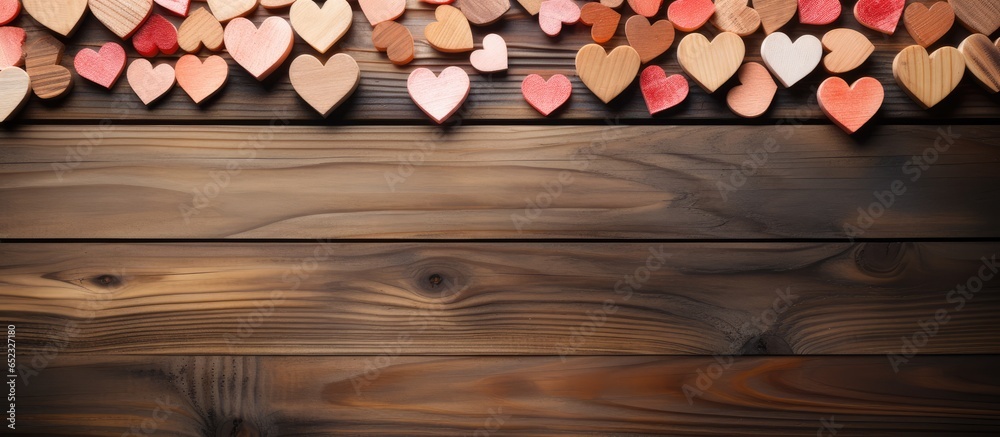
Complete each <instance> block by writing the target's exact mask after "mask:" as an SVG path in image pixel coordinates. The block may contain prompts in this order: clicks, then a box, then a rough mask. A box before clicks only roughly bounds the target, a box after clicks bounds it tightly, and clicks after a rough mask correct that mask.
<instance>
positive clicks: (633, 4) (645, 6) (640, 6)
mask: <svg viewBox="0 0 1000 437" xmlns="http://www.w3.org/2000/svg"><path fill="white" fill-rule="evenodd" d="M628 6H629V7H630V8H632V10H633V11H635V13H636V14H639V15H642V16H643V17H646V18H653V17H655V16H656V14H657V13H659V12H660V8H661V7H663V0H628Z"/></svg>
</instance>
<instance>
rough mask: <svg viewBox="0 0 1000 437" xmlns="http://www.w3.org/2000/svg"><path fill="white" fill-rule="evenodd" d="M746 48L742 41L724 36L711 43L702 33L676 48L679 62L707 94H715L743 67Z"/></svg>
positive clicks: (729, 33)
mask: <svg viewBox="0 0 1000 437" xmlns="http://www.w3.org/2000/svg"><path fill="white" fill-rule="evenodd" d="M745 54H746V46H745V45H744V44H743V38H740V37H739V35H737V34H735V33H732V32H722V33H720V34H718V35H716V36H715V39H713V40H712V42H709V41H708V38H705V36H704V35H702V34H700V33H691V34H688V35H687V36H685V37H684V39H682V40H681V43H680V44H679V45H678V46H677V62H679V63H680V64H681V68H683V69H684V72H685V73H687V74H688V76H691V79H693V80H694V81H695V82H697V83H698V85H700V86H701V87H702V88H704V89H705V91H708V92H709V93H713V92H715V90H717V89H719V87H720V86H722V84H724V83H726V81H727V80H729V78H730V77H732V76H733V73H736V70H738V69H739V68H740V64H742V63H743V56H744V55H745Z"/></svg>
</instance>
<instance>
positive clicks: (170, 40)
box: [132, 14, 179, 58]
mask: <svg viewBox="0 0 1000 437" xmlns="http://www.w3.org/2000/svg"><path fill="white" fill-rule="evenodd" d="M132 45H133V46H134V47H135V51H137V52H139V54H140V55H142V56H145V57H147V58H151V57H153V56H156V55H157V54H158V53H160V52H163V54H165V55H172V54H174V53H176V52H177V48H178V47H179V45H178V43H177V28H176V27H174V24H173V23H171V22H169V21H167V19H166V18H163V16H162V15H160V14H153V15H152V16H150V17H149V19H148V20H146V22H145V23H144V24H143V25H142V27H140V28H139V30H138V31H136V32H135V35H134V36H133V37H132Z"/></svg>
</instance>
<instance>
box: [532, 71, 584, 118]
mask: <svg viewBox="0 0 1000 437" xmlns="http://www.w3.org/2000/svg"><path fill="white" fill-rule="evenodd" d="M521 94H522V95H524V100H525V101H527V102H528V104H529V105H531V107H532V108H535V110H536V111H538V112H539V113H541V114H542V115H544V116H546V117H548V116H549V114H552V113H553V112H554V111H555V110H556V109H559V108H560V107H561V106H562V105H564V104H566V102H567V101H568V100H569V97H570V95H572V94H573V84H572V83H570V81H569V78H567V77H566V76H563V75H561V74H556V75H553V76H552V77H550V78H549V80H548V81H546V80H545V79H543V78H542V76H539V75H537V74H529V75H528V77H525V78H524V81H523V82H521Z"/></svg>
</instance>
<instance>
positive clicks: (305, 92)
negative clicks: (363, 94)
mask: <svg viewBox="0 0 1000 437" xmlns="http://www.w3.org/2000/svg"><path fill="white" fill-rule="evenodd" d="M288 76H289V78H290V79H291V81H292V88H295V92H296V93H298V94H299V97H302V99H303V100H305V101H306V103H308V104H309V106H312V107H313V109H315V110H316V112H319V113H320V115H322V116H323V117H327V116H329V115H330V113H331V112H333V110H334V109H337V107H338V106H340V104H341V103H344V101H345V100H347V98H348V97H350V96H351V94H354V90H356V89H358V83H360V82H361V68H360V67H358V63H357V62H355V61H354V58H352V57H351V56H350V55H347V54H344V53H338V54H336V55H333V56H331V57H330V59H329V60H327V61H326V64H325V65H324V64H323V63H322V62H320V60H319V59H316V57H315V56H312V55H301V56H299V57H297V58H295V60H294V61H292V66H291V68H289V70H288Z"/></svg>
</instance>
